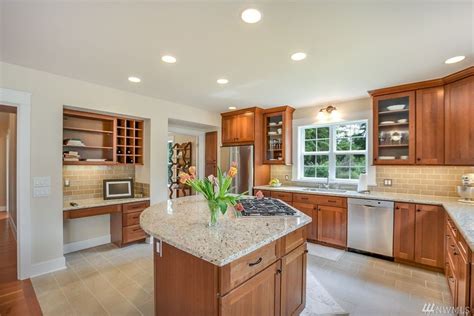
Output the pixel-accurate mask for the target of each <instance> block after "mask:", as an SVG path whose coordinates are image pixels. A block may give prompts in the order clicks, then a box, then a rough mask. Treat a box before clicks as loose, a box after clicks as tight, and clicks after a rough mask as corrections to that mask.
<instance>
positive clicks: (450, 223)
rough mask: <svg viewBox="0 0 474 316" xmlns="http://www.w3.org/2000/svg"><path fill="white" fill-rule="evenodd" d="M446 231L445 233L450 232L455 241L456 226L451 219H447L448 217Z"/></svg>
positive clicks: (456, 235)
mask: <svg viewBox="0 0 474 316" xmlns="http://www.w3.org/2000/svg"><path fill="white" fill-rule="evenodd" d="M446 230H447V231H450V232H451V234H452V235H453V237H454V238H455V239H457V237H458V230H457V228H456V226H455V225H454V223H453V220H452V219H451V218H449V217H447V227H446Z"/></svg>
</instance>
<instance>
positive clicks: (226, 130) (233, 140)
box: [221, 108, 261, 145]
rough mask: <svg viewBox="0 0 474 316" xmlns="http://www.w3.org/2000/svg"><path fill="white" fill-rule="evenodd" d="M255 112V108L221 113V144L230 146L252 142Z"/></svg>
mask: <svg viewBox="0 0 474 316" xmlns="http://www.w3.org/2000/svg"><path fill="white" fill-rule="evenodd" d="M255 112H256V108H251V109H246V110H240V111H234V112H227V113H222V114H221V115H222V144H223V145H232V144H245V143H252V142H254V141H255V121H256V113H255ZM260 118H261V117H260ZM257 119H258V118H257Z"/></svg>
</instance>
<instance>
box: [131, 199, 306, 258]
mask: <svg viewBox="0 0 474 316" xmlns="http://www.w3.org/2000/svg"><path fill="white" fill-rule="evenodd" d="M209 219H210V213H209V209H208V206H207V201H206V200H205V199H204V197H202V196H200V195H197V196H188V197H183V198H178V199H173V200H168V201H166V202H161V203H158V204H156V205H152V206H151V207H149V208H147V209H146V210H145V211H143V213H142V214H141V216H140V225H141V227H142V228H143V230H145V231H146V232H147V233H148V234H150V235H151V236H153V237H155V238H158V239H160V240H162V241H163V242H165V243H167V244H169V245H172V246H174V247H176V248H178V249H180V250H183V251H185V252H187V253H190V254H192V255H194V256H196V257H199V258H201V259H203V260H206V261H208V262H210V263H212V264H214V265H216V266H224V265H226V264H228V263H229V262H232V261H234V260H236V259H238V258H240V257H242V256H245V255H246V254H249V253H251V252H252V251H254V250H256V249H258V248H260V247H262V246H264V245H266V244H269V243H271V242H272V241H274V240H277V239H279V238H281V237H283V236H285V235H287V234H289V233H291V232H292V231H295V230H296V229H298V228H300V227H303V226H305V225H306V224H308V223H310V222H311V218H310V217H308V216H306V215H305V214H303V213H301V212H299V211H298V212H297V215H295V216H269V217H263V216H262V217H236V216H235V214H234V212H233V211H232V210H231V209H230V208H229V210H228V211H227V213H226V214H225V215H222V214H220V215H219V219H218V224H217V226H216V227H208V226H207V224H208V222H209Z"/></svg>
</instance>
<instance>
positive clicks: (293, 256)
mask: <svg viewBox="0 0 474 316" xmlns="http://www.w3.org/2000/svg"><path fill="white" fill-rule="evenodd" d="M306 257H307V250H306V244H303V245H301V246H299V247H298V248H296V249H295V250H293V251H292V252H290V253H289V254H287V255H286V256H284V257H283V258H282V259H281V271H282V272H281V315H289V316H291V315H299V314H300V313H301V311H303V309H304V307H305V304H306V260H307V258H306Z"/></svg>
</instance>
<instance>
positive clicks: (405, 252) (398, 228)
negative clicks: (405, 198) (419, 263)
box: [393, 203, 415, 261]
mask: <svg viewBox="0 0 474 316" xmlns="http://www.w3.org/2000/svg"><path fill="white" fill-rule="evenodd" d="M394 217H395V220H394V230H393V231H394V236H393V256H394V257H395V258H398V259H403V260H409V261H414V260H415V204H408V203H396V204H395V215H394Z"/></svg>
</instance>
